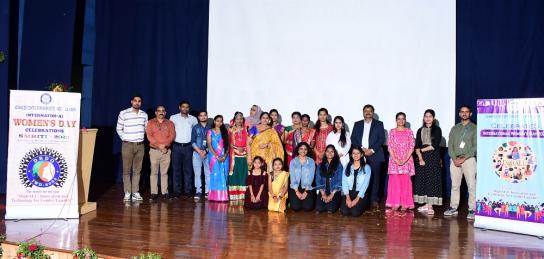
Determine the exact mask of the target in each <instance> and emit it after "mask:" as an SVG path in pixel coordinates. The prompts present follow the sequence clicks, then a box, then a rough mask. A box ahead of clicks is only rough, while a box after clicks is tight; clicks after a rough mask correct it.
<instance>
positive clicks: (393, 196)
mask: <svg viewBox="0 0 544 259" xmlns="http://www.w3.org/2000/svg"><path fill="white" fill-rule="evenodd" d="M396 119H397V127H396V128H394V129H391V130H390V131H389V140H388V141H387V144H388V149H389V171H388V174H389V181H388V186H387V201H386V202H385V206H386V207H389V208H392V209H393V210H397V209H399V208H400V209H401V211H404V210H406V209H413V208H414V198H413V194H412V181H411V180H410V177H411V176H412V175H414V174H415V169H414V159H413V158H412V153H413V152H414V146H415V139H414V134H413V132H412V130H410V129H408V128H406V127H405V124H406V114H404V113H403V112H399V113H397V115H396Z"/></svg>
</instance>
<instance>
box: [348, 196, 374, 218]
mask: <svg viewBox="0 0 544 259" xmlns="http://www.w3.org/2000/svg"><path fill="white" fill-rule="evenodd" d="M367 194H368V193H367ZM355 196H356V195H352V193H351V191H350V197H351V198H352V200H353V198H355ZM368 196H369V195H365V197H364V198H359V201H358V202H357V204H355V206H353V207H351V208H348V206H346V196H342V209H341V212H342V215H344V216H352V217H359V216H361V215H362V214H363V213H364V212H365V211H366V209H368V206H369V205H370V199H369V197H368Z"/></svg>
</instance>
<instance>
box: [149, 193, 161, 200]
mask: <svg viewBox="0 0 544 259" xmlns="http://www.w3.org/2000/svg"><path fill="white" fill-rule="evenodd" d="M158 199H159V195H158V194H151V196H150V197H149V200H150V201H156V200H158Z"/></svg>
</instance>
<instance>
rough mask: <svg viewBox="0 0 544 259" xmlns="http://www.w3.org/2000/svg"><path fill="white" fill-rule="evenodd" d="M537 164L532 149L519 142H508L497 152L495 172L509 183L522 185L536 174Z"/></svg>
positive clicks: (495, 155)
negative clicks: (521, 183)
mask: <svg viewBox="0 0 544 259" xmlns="http://www.w3.org/2000/svg"><path fill="white" fill-rule="evenodd" d="M536 162H537V161H536V155H535V153H534V152H533V150H532V149H531V147H529V146H527V145H525V144H523V143H521V142H518V141H508V142H506V143H503V144H502V145H500V146H499V147H498V148H497V150H496V151H495V154H494V155H493V170H494V171H495V174H497V176H499V177H500V178H501V179H503V180H505V181H507V182H510V183H520V182H523V181H527V180H528V179H529V178H531V177H532V176H533V175H534V174H535V170H536V166H537V164H536Z"/></svg>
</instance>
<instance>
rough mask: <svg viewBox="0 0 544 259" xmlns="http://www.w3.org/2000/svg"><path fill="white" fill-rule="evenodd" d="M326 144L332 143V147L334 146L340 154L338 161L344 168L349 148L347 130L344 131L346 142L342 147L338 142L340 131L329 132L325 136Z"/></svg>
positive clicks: (347, 160)
mask: <svg viewBox="0 0 544 259" xmlns="http://www.w3.org/2000/svg"><path fill="white" fill-rule="evenodd" d="M326 144H327V146H328V145H334V148H336V151H337V152H338V155H339V156H340V163H341V164H342V167H343V168H344V170H345V168H346V166H347V165H348V163H349V149H350V148H351V139H350V136H349V132H347V131H346V144H345V145H344V146H343V147H342V145H341V144H340V133H334V131H332V132H331V133H329V135H328V136H327V140H326Z"/></svg>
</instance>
